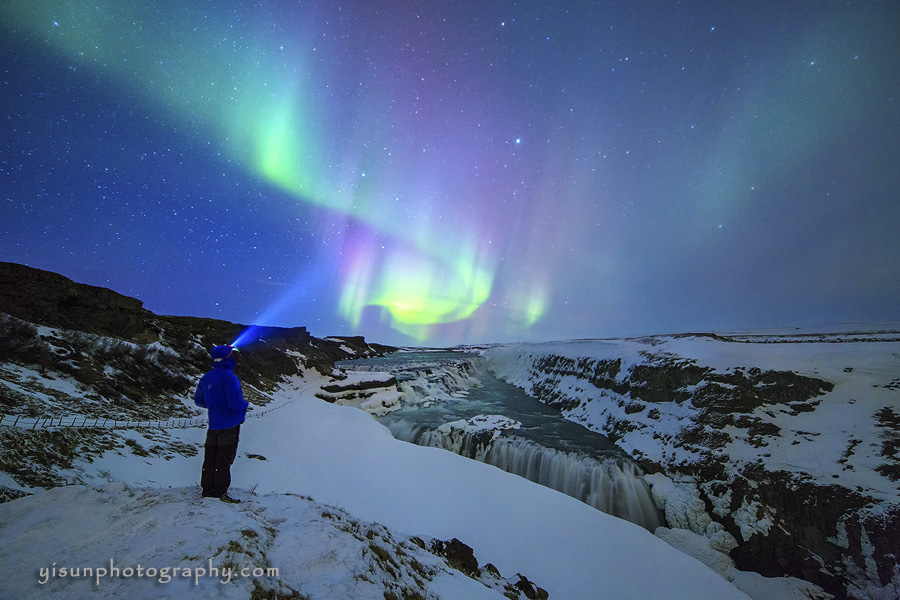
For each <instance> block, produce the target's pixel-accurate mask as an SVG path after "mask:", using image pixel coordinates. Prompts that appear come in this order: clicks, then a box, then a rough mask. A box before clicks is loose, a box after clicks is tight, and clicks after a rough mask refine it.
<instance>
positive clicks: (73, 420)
mask: <svg viewBox="0 0 900 600" xmlns="http://www.w3.org/2000/svg"><path fill="white" fill-rule="evenodd" d="M77 418H78V417H72V427H75V419H77ZM59 424H60V425H62V419H60V420H59Z"/></svg>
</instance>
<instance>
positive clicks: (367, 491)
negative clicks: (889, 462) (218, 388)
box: [0, 380, 747, 600]
mask: <svg viewBox="0 0 900 600" xmlns="http://www.w3.org/2000/svg"><path fill="white" fill-rule="evenodd" d="M309 383H310V382H309V381H306V382H304V381H302V380H295V381H293V382H292V383H291V384H290V385H287V386H286V388H285V390H284V391H282V392H280V393H276V394H275V396H276V404H278V403H280V402H284V404H281V405H280V408H278V410H273V411H271V412H270V413H269V414H266V415H263V416H260V417H258V418H256V419H250V420H248V422H247V423H246V424H245V425H244V426H243V427H242V430H241V442H240V448H239V456H240V458H239V459H238V461H237V462H236V464H235V465H234V468H233V470H232V474H233V484H232V489H233V490H234V494H235V495H237V496H238V497H243V498H244V499H245V500H249V501H248V502H245V503H244V504H241V505H238V506H237V507H235V506H229V505H225V504H223V503H219V502H217V501H212V503H211V504H210V503H209V501H200V500H199V498H197V496H198V494H197V491H196V489H194V490H191V489H183V488H185V487H191V486H195V485H196V483H197V479H198V478H199V473H200V464H201V462H202V455H198V456H196V457H193V458H189V459H187V458H180V457H178V458H175V459H172V460H164V459H162V458H160V457H154V456H151V457H146V458H138V457H125V456H117V455H116V453H114V452H108V453H107V454H106V455H105V456H104V457H103V458H101V459H99V460H95V461H94V463H92V464H89V465H88V464H81V465H80V468H81V469H82V472H83V474H84V476H85V477H86V478H88V477H89V476H90V475H91V474H92V473H93V474H94V475H97V476H101V475H102V476H105V477H107V478H109V479H116V480H122V481H125V482H127V483H128V486H138V485H147V484H149V485H153V486H155V487H157V488H166V487H167V486H173V487H174V488H175V489H173V490H170V491H167V492H165V495H164V497H162V498H161V496H160V493H161V492H160V491H159V490H150V491H144V490H134V493H135V494H136V498H137V499H131V500H130V502H132V504H129V505H128V506H130V507H131V508H128V509H127V510H125V508H123V507H122V506H121V504H122V502H128V500H124V499H123V498H121V497H120V495H117V494H113V493H112V492H104V491H103V490H101V491H96V490H93V488H84V487H71V488H63V489H57V490H52V491H50V492H46V493H42V494H39V495H37V496H35V497H31V498H25V499H21V500H17V501H13V502H10V503H6V504H3V505H0V522H2V523H4V527H3V538H4V540H3V541H4V543H3V544H2V548H3V549H2V550H0V566H2V569H3V571H4V572H5V573H28V574H30V575H29V576H28V577H21V578H6V579H5V581H4V584H3V585H4V586H7V587H8V588H9V591H10V592H11V593H10V595H15V596H18V597H22V596H28V595H31V593H32V592H33V591H34V587H35V584H34V577H33V574H35V573H36V572H37V569H38V568H40V567H41V566H49V565H50V564H51V563H53V562H57V563H58V565H62V564H63V562H66V561H71V560H74V559H78V560H79V561H81V562H83V564H85V565H86V566H87V565H88V564H90V562H91V561H96V562H97V564H102V563H103V562H104V561H106V560H108V559H109V557H110V556H112V557H114V558H115V559H116V560H117V561H122V562H123V563H124V562H132V563H137V562H140V561H142V560H143V561H146V563H147V564H156V565H163V564H165V563H166V562H167V561H171V563H172V564H173V565H174V564H181V563H183V562H185V558H184V557H186V556H198V557H206V556H208V555H209V554H210V553H211V552H214V551H216V549H217V548H219V547H220V546H223V545H227V544H228V543H229V542H230V541H233V534H234V531H239V530H240V529H253V530H254V531H260V528H262V529H263V530H264V529H265V526H264V525H265V523H270V524H272V526H273V527H274V528H275V529H277V530H278V534H277V535H276V536H275V543H276V546H275V549H271V548H270V549H269V550H267V556H268V558H269V561H270V562H272V564H273V566H279V565H278V564H275V563H280V564H282V565H291V564H293V565H294V567H293V568H292V570H291V571H290V573H288V572H287V567H282V568H283V569H285V571H284V572H282V578H283V579H284V580H285V584H286V585H289V586H301V587H302V589H301V592H303V593H310V590H311V589H312V590H315V594H311V596H312V597H321V598H335V597H354V598H365V597H367V596H366V595H365V594H364V593H363V592H361V591H359V590H356V589H355V588H349V587H346V586H348V585H350V583H349V582H348V581H346V577H344V578H343V579H342V578H341V577H339V576H338V575H337V574H335V573H336V572H335V571H334V570H333V569H338V571H340V569H347V568H350V569H351V570H352V569H354V568H357V567H355V566H353V565H354V563H353V562H352V561H351V564H350V567H347V566H345V565H343V563H342V562H341V561H340V560H335V558H334V557H338V558H341V559H343V558H345V557H352V556H353V555H354V551H353V550H352V548H347V547H346V544H337V546H328V544H327V542H328V541H329V539H330V538H329V534H328V533H327V531H326V530H325V529H321V530H318V531H317V530H316V528H317V527H323V526H322V525H321V524H316V523H317V522H316V521H315V520H314V522H313V524H310V522H309V519H307V518H305V517H304V513H303V511H302V510H301V509H298V507H297V506H296V505H295V504H294V503H292V501H291V500H290V499H289V498H290V497H284V496H282V495H283V494H285V493H290V494H303V495H305V496H309V497H312V498H313V499H314V500H315V501H316V502H318V503H322V504H327V505H331V506H335V507H338V508H339V509H342V510H344V511H346V512H347V513H348V514H349V515H352V518H353V519H356V520H361V521H366V522H376V523H380V524H382V525H384V526H386V527H387V528H388V529H389V530H390V531H391V532H394V535H395V536H402V535H416V536H427V537H431V538H437V539H445V540H449V539H451V538H454V537H455V538H458V539H460V540H462V541H463V542H464V543H466V544H467V545H469V546H471V547H472V548H473V549H474V551H475V556H476V557H477V558H478V559H479V561H480V563H482V564H483V563H484V562H491V563H493V564H494V565H496V566H497V567H498V568H499V570H500V572H501V573H503V574H504V575H505V576H510V575H512V574H515V573H523V574H525V575H526V576H527V577H528V578H529V579H530V580H531V581H533V582H535V583H536V584H537V585H539V586H541V587H543V588H545V589H546V590H547V591H548V592H549V593H550V597H551V598H563V599H566V600H577V599H579V598H585V599H592V600H593V599H595V598H597V596H598V594H599V593H601V592H602V594H604V595H605V596H606V597H610V598H617V599H628V598H641V599H653V598H659V599H663V598H664V599H666V600H677V599H679V598H683V599H691V600H697V599H704V598H710V599H712V598H715V599H729V598H735V599H736V598H746V597H747V596H745V595H744V594H743V593H742V592H740V591H738V590H737V589H736V588H735V587H734V586H732V585H731V584H729V583H728V582H727V581H726V580H725V579H723V578H722V577H721V576H719V575H718V574H716V573H715V572H713V571H712V570H710V569H708V568H707V567H706V566H704V565H702V564H701V563H700V562H698V561H696V560H695V559H693V558H691V557H689V556H687V555H685V554H683V553H682V552H679V551H677V550H675V549H673V548H672V547H670V546H669V545H668V544H666V543H665V542H664V541H662V540H661V539H659V538H657V537H654V536H653V535H651V534H650V533H649V532H647V531H645V530H644V529H642V528H640V527H638V526H636V525H633V524H631V523H628V522H625V521H622V520H619V519H616V518H614V517H610V516H608V515H605V514H603V513H601V512H599V511H597V510H594V509H592V508H590V507H589V506H587V505H585V504H583V503H581V502H579V501H577V500H575V499H573V498H570V497H568V496H565V495H563V494H560V493H558V492H555V491H553V490H550V489H547V488H544V487H542V486H539V485H536V484H533V483H531V482H529V481H527V480H525V479H523V478H520V477H517V476H514V475H510V474H508V473H505V472H503V471H501V470H499V469H497V468H495V467H492V466H490V465H486V464H482V463H478V462H475V461H472V460H469V459H466V458H463V457H460V456H457V455H454V454H452V453H449V452H446V451H443V450H438V449H434V448H425V447H420V446H415V445H412V444H408V443H404V442H400V441H397V440H395V439H394V438H393V437H392V436H391V434H390V432H389V431H388V430H387V429H386V428H385V427H384V426H382V425H380V424H379V423H377V422H376V421H374V420H373V419H372V418H371V417H370V416H369V415H368V414H366V413H365V412H363V411H360V410H357V409H354V408H349V407H344V406H337V405H332V404H328V403H326V402H323V401H321V400H318V399H316V398H315V397H314V396H313V392H312V391H311V390H308V389H305V390H304V387H305V385H307V384H309ZM171 433H172V435H173V436H176V437H177V438H178V439H181V440H183V441H186V442H190V443H195V444H201V443H202V441H203V437H204V431H203V430H202V429H186V430H172V431H171ZM248 454H255V455H260V456H262V457H265V460H247V459H245V457H246V456H247V455H248ZM248 489H253V490H255V494H257V496H253V495H251V494H250V493H249V492H248ZM122 490H123V493H124V488H122ZM142 497H146V503H147V506H146V509H144V508H142V505H141V502H142V501H141V500H140V498H142ZM104 498H109V499H106V500H104ZM104 502H106V503H107V504H108V506H109V507H110V508H109V510H102V509H101V508H102V506H103V503H104ZM229 536H231V537H229ZM48 540H52V542H51V543H47V542H48ZM279 548H280V549H279ZM319 551H321V552H324V553H325V558H324V559H323V558H322V557H319V558H316V555H315V553H316V552H319ZM292 557H296V558H292ZM292 560H296V561H297V562H295V563H291V561H292ZM329 560H330V561H331V562H330V563H329V562H328V561H329ZM322 561H324V563H323V562H322ZM323 565H324V566H323ZM329 568H331V569H332V570H331V571H329V570H328V569H329ZM317 569H320V570H317ZM304 578H306V579H304ZM350 579H352V578H350ZM329 581H330V582H333V583H334V585H336V586H338V588H335V589H334V590H332V589H330V588H327V585H328V582H329ZM17 582H19V583H17ZM21 582H25V583H21ZM28 582H31V583H28ZM133 584H134V580H124V582H122V583H121V585H122V586H124V587H121V586H119V587H117V586H115V585H113V584H112V583H111V584H110V586H109V587H101V588H100V589H99V590H95V589H94V588H91V587H90V586H89V585H86V584H85V582H83V581H81V582H79V581H76V582H74V583H70V584H67V585H63V583H60V582H56V583H55V584H54V585H59V586H63V587H64V588H65V590H63V591H60V592H59V594H60V597H63V596H65V597H67V598H68V597H78V596H80V595H87V594H88V593H90V594H91V595H93V593H94V592H95V591H97V592H98V593H101V594H103V593H105V594H107V596H106V597H123V596H129V595H134V590H135V589H137V588H132V587H130V586H132V585H133ZM20 585H30V586H31V587H29V588H28V590H29V591H28V593H25V592H22V593H19V588H18V587H16V588H10V587H9V586H20ZM47 585H48V586H50V585H51V584H49V583H48V584H47ZM167 585H168V584H167ZM204 585H205V586H206V587H204ZM242 585H243V584H242ZM79 586H81V587H79ZM316 586H318V587H316ZM340 586H344V587H340ZM182 587H183V586H182ZM50 589H54V588H50ZM152 589H153V595H154V596H155V597H181V596H180V595H179V594H180V593H181V592H183V590H182V589H181V588H179V587H178V586H177V585H172V586H171V587H167V586H163V585H157V586H154V587H153V588H152ZM194 589H198V590H199V591H198V593H201V595H203V594H205V595H206V596H207V597H211V596H212V595H213V594H220V593H223V590H227V592H224V593H228V594H233V595H234V596H235V597H237V596H238V595H240V597H247V588H246V587H243V588H240V593H238V591H237V590H239V586H237V585H236V586H234V587H221V586H219V584H216V583H215V582H212V581H207V582H205V583H204V581H202V580H201V582H200V585H199V586H197V587H196V588H192V593H193V590H194ZM430 589H431V591H432V593H434V594H436V597H442V598H481V597H484V598H496V597H498V596H497V595H491V592H490V591H484V589H485V588H479V589H478V591H477V592H473V591H472V589H473V588H472V586H471V584H469V583H468V582H467V581H463V580H461V579H458V578H457V576H456V575H453V574H452V573H451V574H447V575H444V576H440V577H438V578H436V579H435V581H434V582H433V587H432V588H430ZM42 591H49V590H46V589H45V590H42ZM12 592H15V593H12ZM165 594H170V595H169V596H166V595H165ZM229 597H230V596H229ZM373 597H374V596H373Z"/></svg>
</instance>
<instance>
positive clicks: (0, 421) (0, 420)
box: [0, 415, 6, 425]
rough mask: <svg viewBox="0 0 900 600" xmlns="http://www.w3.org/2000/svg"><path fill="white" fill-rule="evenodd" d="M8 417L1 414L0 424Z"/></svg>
mask: <svg viewBox="0 0 900 600" xmlns="http://www.w3.org/2000/svg"><path fill="white" fill-rule="evenodd" d="M5 418H6V415H0V425H2V424H3V419H5Z"/></svg>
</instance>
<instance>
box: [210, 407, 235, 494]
mask: <svg viewBox="0 0 900 600" xmlns="http://www.w3.org/2000/svg"><path fill="white" fill-rule="evenodd" d="M240 430H241V426H240V425H235V426H234V427H229V428H228V429H210V430H209V431H207V432H206V454H205V455H204V457H203V473H202V474H201V476H200V487H201V488H203V495H204V496H213V497H215V498H219V497H221V496H224V495H225V493H226V492H227V491H228V486H230V485H231V464H232V463H233V462H234V457H235V456H237V447H238V435H239V433H240Z"/></svg>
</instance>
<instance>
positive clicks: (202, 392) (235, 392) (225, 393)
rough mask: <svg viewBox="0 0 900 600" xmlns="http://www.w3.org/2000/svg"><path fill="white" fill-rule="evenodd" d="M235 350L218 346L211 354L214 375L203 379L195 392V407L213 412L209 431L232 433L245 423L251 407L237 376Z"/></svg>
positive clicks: (210, 413) (207, 375) (210, 414)
mask: <svg viewBox="0 0 900 600" xmlns="http://www.w3.org/2000/svg"><path fill="white" fill-rule="evenodd" d="M232 351H233V348H232V347H231V346H216V347H215V348H213V349H212V350H210V352H209V354H210V356H212V359H213V368H212V371H209V372H208V373H206V375H204V376H203V377H201V378H200V383H198V384H197V391H196V392H194V404H196V405H197V406H199V407H200V408H205V409H207V411H208V412H209V428H210V429H213V430H218V429H228V428H229V427H234V426H235V425H240V424H241V423H243V422H244V418H245V416H246V415H247V407H248V406H250V405H249V403H248V402H247V401H246V400H244V393H243V391H242V390H241V382H240V381H239V380H238V378H237V375H235V374H234V367H235V366H237V363H236V362H235V361H234V359H233V358H232V357H231V352H232Z"/></svg>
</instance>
